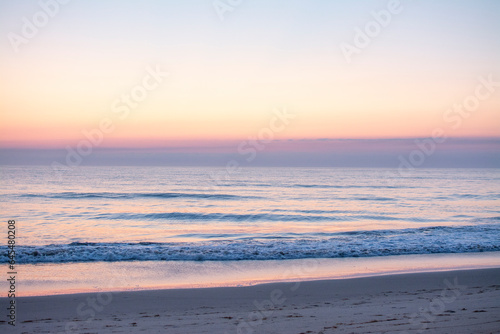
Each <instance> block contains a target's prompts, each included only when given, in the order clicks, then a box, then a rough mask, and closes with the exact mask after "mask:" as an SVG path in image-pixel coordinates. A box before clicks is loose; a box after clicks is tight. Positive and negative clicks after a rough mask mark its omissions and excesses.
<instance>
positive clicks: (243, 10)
mask: <svg viewBox="0 0 500 334" xmlns="http://www.w3.org/2000/svg"><path fill="white" fill-rule="evenodd" d="M390 2H391V1H374V0H370V1H319V0H316V1H314V0H313V1H311V0H274V1H268V0H252V1H250V0H247V1H242V2H241V3H240V4H239V5H236V6H234V7H233V8H231V11H226V12H225V13H224V14H223V18H224V20H221V18H220V15H219V14H220V13H218V12H217V10H216V8H215V7H214V1H212V0H183V1H180V0H179V1H150V0H142V1H124V0H122V1H119V0H108V1H97V0H95V1H79V0H73V1H70V2H69V3H68V4H64V5H63V4H59V5H58V7H59V8H58V9H57V13H55V14H54V15H53V17H49V19H48V23H47V24H46V25H44V26H43V27H39V28H37V29H38V31H37V32H36V33H35V34H34V36H33V37H30V38H26V40H25V43H24V42H23V43H22V44H19V45H17V49H18V50H17V52H16V51H15V47H13V43H12V40H13V36H14V35H13V34H16V36H23V29H24V30H25V31H26V27H24V28H23V26H24V25H26V20H24V19H23V18H26V19H27V20H28V21H30V22H33V21H34V20H35V19H36V15H37V13H38V12H40V11H41V10H42V8H41V5H40V3H51V4H54V3H56V2H55V0H53V1H50V0H42V1H40V3H39V2H38V1H8V0H0V36H1V38H0V73H1V76H0V112H1V114H0V148H1V149H2V152H3V153H2V155H1V156H2V160H5V159H7V158H5V156H6V155H8V154H10V153H5V152H12V150H23V149H24V150H27V151H26V152H28V151H29V152H32V150H57V149H64V148H65V147H67V146H70V147H76V146H77V145H78V143H79V142H80V141H82V140H84V139H85V138H86V137H85V136H84V134H83V132H84V131H92V130H93V129H99V124H100V122H102V121H103V120H104V119H105V120H108V121H111V122H112V126H113V129H112V130H110V131H108V132H107V133H105V134H103V141H102V142H100V143H99V145H98V146H99V147H98V148H99V149H105V148H120V149H131V148H133V149H138V148H145V149H153V148H155V149H157V148H162V147H163V148H165V147H168V148H170V149H171V148H181V149H180V151H181V152H191V151H193V150H195V151H197V152H202V153H203V152H207V150H208V151H210V150H212V151H213V150H214V149H215V148H219V150H220V152H219V153H221V152H222V153H234V152H237V147H238V143H241V141H245V140H248V138H249V137H252V136H253V137H256V136H257V137H258V136H259V133H261V131H262V129H265V128H269V126H270V122H272V121H273V118H274V117H275V114H274V112H275V110H277V109H278V110H285V109H286V110H287V112H288V113H291V114H293V115H294V118H293V119H291V121H290V122H289V124H286V126H285V127H284V128H283V129H281V127H280V131H274V132H273V138H274V139H275V140H282V141H283V142H284V143H285V142H286V143H288V144H287V145H288V146H286V145H285V146H286V147H285V146H283V147H284V148H283V151H290V150H291V151H293V150H294V147H296V151H297V152H298V151H303V152H308V151H309V150H310V148H303V147H302V148H301V147H300V146H296V143H297V141H299V140H305V141H311V142H314V143H315V144H314V145H316V146H318V145H319V146H321V145H322V144H321V143H320V144H318V141H316V140H317V139H371V140H381V139H387V138H413V137H419V138H423V137H430V136H432V133H433V131H434V130H435V129H437V128H439V129H441V130H443V131H444V132H445V133H446V136H448V137H457V138H469V139H470V140H473V138H478V137H487V138H498V137H500V87H498V86H497V87H496V88H493V90H492V91H491V92H489V94H487V95H488V96H487V98H484V99H481V100H480V101H479V103H478V105H477V107H474V110H473V111H472V112H470V113H468V114H469V115H468V116H467V117H465V116H461V115H460V114H458V113H456V112H453V111H448V110H449V109H450V108H452V107H453V106H454V105H456V104H462V103H464V101H465V100H466V99H467V98H468V97H470V96H474V94H475V92H476V91H477V89H480V90H481V92H487V88H484V87H483V88H478V86H480V85H481V82H482V81H481V79H480V78H483V79H484V80H487V78H490V79H491V78H493V79H492V80H494V81H496V82H499V81H500V1H495V0H490V1H486V0H481V1H456V0H447V1H446V0H445V1H431V0H421V1H401V4H400V6H399V7H398V8H399V10H398V13H397V14H392V15H391V19H390V22H389V23H388V24H387V26H385V27H381V29H380V33H378V34H375V36H374V37H370V43H369V45H367V46H366V47H363V48H359V49H358V50H359V53H356V54H353V55H352V57H351V61H350V62H348V61H347V60H346V58H345V56H344V54H343V52H342V49H341V45H343V44H342V43H347V44H350V45H355V42H354V39H355V35H356V31H357V30H356V29H357V28H360V29H364V28H365V25H366V24H367V23H369V22H372V21H374V17H373V14H372V12H373V11H375V12H380V11H381V10H387V9H388V3H390ZM220 3H228V1H227V0H221V1H220ZM51 8H52V9H53V7H51ZM34 16H35V17H34ZM38 19H43V15H42V16H40V15H39V16H38ZM28 30H29V29H28ZM344 45H346V44H344ZM148 67H149V68H153V69H154V68H161V70H162V71H165V72H168V73H169V76H168V77H165V78H164V79H163V80H162V82H161V83H159V85H158V87H155V88H154V89H152V90H151V91H149V92H148V93H147V96H146V97H145V98H144V100H142V101H140V102H138V104H137V107H136V108H135V109H133V110H131V111H130V113H128V114H127V116H126V117H122V118H120V116H123V115H122V114H120V113H116V112H115V111H116V110H114V109H113V104H114V103H115V102H116V101H117V99H118V100H120V99H121V98H122V96H123V94H130V93H131V91H132V90H133V89H134V88H135V87H137V85H141V84H142V83H143V80H144V78H145V76H147V75H148V71H147V70H146V69H147V68H148ZM150 82H153V81H150ZM490 88H491V87H490ZM485 89H486V90H485ZM469 102H470V101H469ZM120 106H124V104H123V103H122V104H120ZM116 107H117V105H116V104H115V108H116ZM290 139H291V141H290ZM323 143H324V145H330V144H328V143H330V141H328V140H326V141H323ZM377 143H379V144H377V145H378V146H376V147H378V148H380V147H384V144H383V143H382V144H380V143H381V142H377ZM495 143H496V144H495V145H496V146H494V147H496V152H497V153H498V141H495ZM360 145H361V144H360ZM488 145H490V146H488V147H487V148H484V150H485V152H486V151H487V152H490V151H488V150H491V145H492V144H491V143H489V144H488ZM316 146H315V147H316ZM183 148H184V149H183ZM208 148H210V149H208ZM372 148H373V146H372ZM96 149H97V148H96ZM373 149H375V148H373ZM16 152H17V151H16ZM497 157H498V156H497ZM7 160H8V159H7Z"/></svg>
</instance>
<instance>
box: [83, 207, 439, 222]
mask: <svg viewBox="0 0 500 334" xmlns="http://www.w3.org/2000/svg"><path fill="white" fill-rule="evenodd" d="M306 211H307V210H306ZM297 212H298V213H299V214H293V213H283V214H280V213H254V214H239V213H219V212H211V213H198V212H155V213H134V212H130V213H123V212H122V213H101V214H97V215H95V214H92V216H90V217H86V218H89V219H99V220H100V219H105V220H139V221H142V220H166V221H198V222H207V221H217V222H335V221H361V220H375V221H402V222H409V221H411V222H419V223H423V222H433V223H436V222H443V221H444V220H443V219H435V218H434V219H433V218H421V217H394V216H390V215H382V214H380V215H376V214H373V215H372V214H342V213H340V212H341V211H339V213H340V214H335V210H332V211H323V212H322V210H317V212H308V213H306V212H304V213H305V214H300V213H301V212H303V211H300V210H299V211H297ZM314 213H317V214H314Z"/></svg>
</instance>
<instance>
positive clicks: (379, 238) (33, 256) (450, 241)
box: [0, 225, 500, 264]
mask: <svg viewBox="0 0 500 334" xmlns="http://www.w3.org/2000/svg"><path fill="white" fill-rule="evenodd" d="M212 237H213V239H215V240H209V239H211V238H210V235H208V236H206V238H205V239H206V240H204V241H200V242H168V243H155V242H139V243H97V242H73V243H70V244H57V245H44V246H17V247H16V261H17V262H18V263H21V264H35V263H67V262H96V261H112V262H114V261H203V260H205V261H229V260H233V261H235V260H281V259H303V258H342V257H370V256H388V255H408V254H431V253H468V252H487V251H500V227H499V226H497V225H480V226H454V227H453V226H451V227H450V226H437V227H424V228H416V229H402V230H375V231H351V232H340V233H312V234H300V235H295V234H293V235H290V236H289V238H286V237H285V236H273V235H261V236H258V235H254V236H251V237H250V236H248V235H247V236H240V237H239V238H238V237H237V236H235V235H231V236H229V235H217V236H215V235H212ZM3 249H4V250H5V251H2V253H1V255H0V259H1V262H3V263H5V262H7V247H6V246H3Z"/></svg>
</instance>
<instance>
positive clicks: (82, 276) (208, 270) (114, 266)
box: [18, 252, 500, 296]
mask: <svg viewBox="0 0 500 334" xmlns="http://www.w3.org/2000/svg"><path fill="white" fill-rule="evenodd" d="M484 268H500V252H484V253H461V254H424V255H398V256H384V257H360V258H334V259H300V260H269V261H202V262H194V261H162V262H159V261H137V262H134V261H131V262H89V263H66V264H36V265H18V271H19V272H20V277H22V279H20V280H19V282H18V291H19V296H50V295H64V294H75V293H93V292H103V291H111V292H119V291H137V290H139V291H148V290H163V289H180V288H182V289H192V288H208V287H213V288H215V287H238V286H254V285H259V284H266V283H276V282H290V281H317V280H331V279H346V278H360V277H377V276H387V275H393V274H406V273H425V272H441V271H453V270H470V269H484Z"/></svg>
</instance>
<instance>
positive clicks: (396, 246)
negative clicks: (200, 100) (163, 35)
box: [0, 166, 500, 264]
mask: <svg viewBox="0 0 500 334" xmlns="http://www.w3.org/2000/svg"><path fill="white" fill-rule="evenodd" d="M1 176H2V182H1V185H0V187H1V188H0V193H1V198H2V201H1V203H0V207H1V211H2V213H3V217H4V220H5V222H6V221H7V220H8V219H14V220H15V221H16V261H17V263H18V264H46V263H51V264H60V263H81V262H102V261H104V262H120V261H239V260H285V259H309V258H351V257H383V256H397V255H409V254H431V253H441V254H449V253H475V252H492V251H500V205H499V204H500V170H498V169H416V170H413V171H411V172H410V171H406V172H405V173H401V171H398V170H396V169H369V168H368V169H366V168H365V169H363V168H241V170H239V171H231V170H229V171H228V170H226V169H225V168H199V167H78V168H74V169H71V170H66V171H64V172H60V173H55V172H53V171H52V170H51V169H50V168H49V167H32V166H25V167H20V166H15V167H14V166H3V167H1ZM5 234H6V235H7V230H5ZM2 247H6V246H2ZM0 258H1V259H2V262H4V263H6V262H7V260H8V259H7V252H6V251H2V252H1V255H0Z"/></svg>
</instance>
